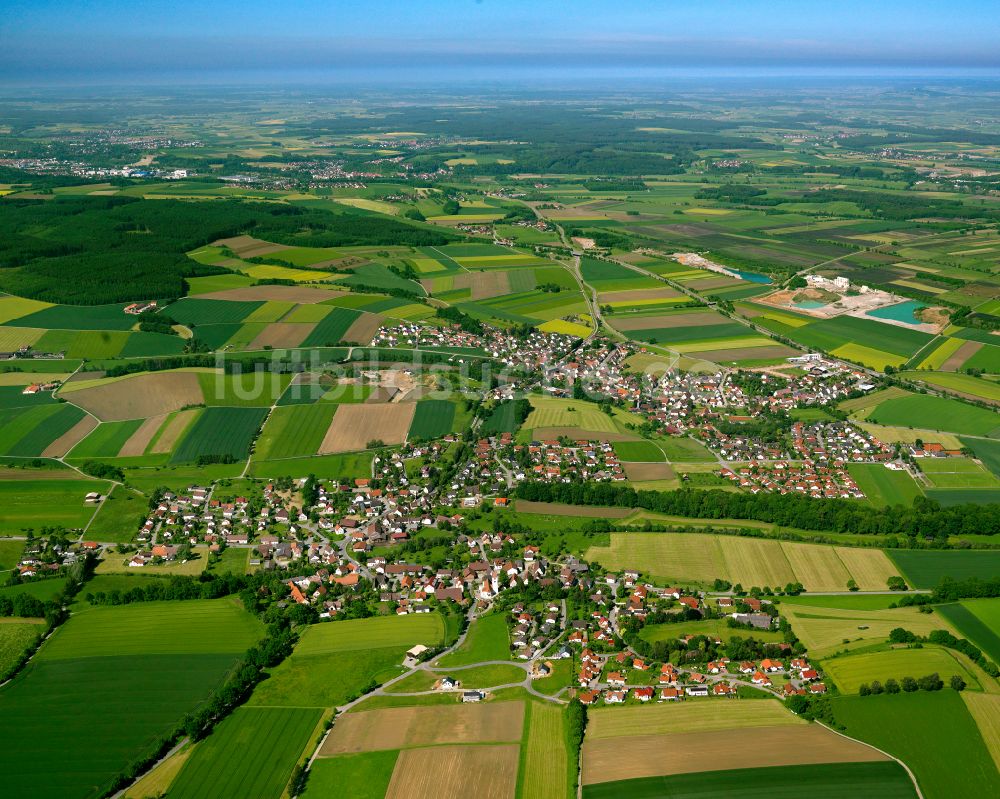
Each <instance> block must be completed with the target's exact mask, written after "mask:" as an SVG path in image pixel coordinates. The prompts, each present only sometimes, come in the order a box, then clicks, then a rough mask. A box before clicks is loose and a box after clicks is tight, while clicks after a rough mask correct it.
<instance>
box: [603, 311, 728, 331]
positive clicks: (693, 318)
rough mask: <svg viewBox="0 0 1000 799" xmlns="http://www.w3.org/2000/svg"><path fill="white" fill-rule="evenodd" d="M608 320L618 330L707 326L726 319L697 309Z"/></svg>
mask: <svg viewBox="0 0 1000 799" xmlns="http://www.w3.org/2000/svg"><path fill="white" fill-rule="evenodd" d="M609 321H610V322H611V324H612V325H614V326H615V327H616V328H617V329H618V330H653V329H659V328H665V327H707V326H708V325H717V324H720V323H723V322H727V321H728V320H727V319H725V318H723V317H721V316H719V314H717V313H715V312H713V311H697V312H695V313H683V314H681V313H675V314H669V313H667V314H656V315H655V316H613V317H611V319H610V320H609Z"/></svg>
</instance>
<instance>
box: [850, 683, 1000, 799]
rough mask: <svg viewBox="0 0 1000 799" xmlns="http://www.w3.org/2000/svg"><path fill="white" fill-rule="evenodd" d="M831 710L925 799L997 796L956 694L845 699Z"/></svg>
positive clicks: (999, 783)
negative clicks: (903, 768) (897, 766)
mask: <svg viewBox="0 0 1000 799" xmlns="http://www.w3.org/2000/svg"><path fill="white" fill-rule="evenodd" d="M831 705H832V707H833V713H834V717H835V718H836V719H837V722H838V723H839V724H843V725H845V726H846V727H847V734H848V735H851V736H854V737H856V738H860V739H861V740H863V741H867V742H869V743H871V744H873V745H875V746H877V747H879V748H880V749H884V750H885V751H887V752H889V753H890V754H892V755H894V756H895V757H898V758H899V759H900V760H902V761H903V762H904V763H906V764H907V765H908V766H909V767H910V769H912V770H913V772H914V774H915V775H916V778H917V782H918V783H919V785H920V790H921V792H922V793H923V795H924V797H926V799H951V798H952V797H955V796H994V795H996V794H997V793H998V792H1000V773H998V771H997V768H996V766H995V765H994V764H993V760H992V759H991V758H990V754H989V752H988V751H987V749H986V746H985V744H984V743H983V738H982V735H981V734H980V733H979V730H978V729H977V728H976V724H975V722H974V721H973V719H972V717H971V716H970V715H969V712H968V710H967V709H966V707H965V704H964V703H963V702H962V697H961V696H960V695H959V694H958V693H956V692H954V691H949V690H947V689H945V690H943V691H938V692H935V693H928V692H926V691H919V692H917V693H912V694H895V695H890V694H883V695H881V696H867V697H856V696H844V697H835V698H833V699H832V700H831Z"/></svg>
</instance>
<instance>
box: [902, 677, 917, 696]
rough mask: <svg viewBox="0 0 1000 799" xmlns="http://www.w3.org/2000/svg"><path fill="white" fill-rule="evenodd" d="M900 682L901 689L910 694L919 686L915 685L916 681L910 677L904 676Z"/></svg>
mask: <svg viewBox="0 0 1000 799" xmlns="http://www.w3.org/2000/svg"><path fill="white" fill-rule="evenodd" d="M900 682H901V683H902V686H903V690H904V691H906V693H908V694H912V693H913V692H914V691H916V690H917V689H918V688H920V686H919V685H917V681H916V680H914V679H913V678H912V677H904V678H903V679H902V680H901V681H900Z"/></svg>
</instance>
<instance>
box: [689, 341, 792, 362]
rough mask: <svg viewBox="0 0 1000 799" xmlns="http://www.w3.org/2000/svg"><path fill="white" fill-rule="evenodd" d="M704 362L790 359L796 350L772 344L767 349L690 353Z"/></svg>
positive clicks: (738, 348)
mask: <svg viewBox="0 0 1000 799" xmlns="http://www.w3.org/2000/svg"><path fill="white" fill-rule="evenodd" d="M691 355H692V357H694V356H697V357H699V358H701V359H702V360H705V361H712V362H713V363H721V362H724V361H763V360H770V359H771V358H791V357H792V356H793V355H798V352H797V351H796V350H793V349H792V348H791V347H786V346H785V345H784V344H774V345H773V346H767V347H736V348H734V349H731V350H701V351H700V352H694V353H691Z"/></svg>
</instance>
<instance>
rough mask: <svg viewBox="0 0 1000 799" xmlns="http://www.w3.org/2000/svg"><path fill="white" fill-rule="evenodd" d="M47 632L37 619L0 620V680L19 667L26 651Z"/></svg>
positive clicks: (13, 618) (42, 623)
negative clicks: (18, 664)
mask: <svg viewBox="0 0 1000 799" xmlns="http://www.w3.org/2000/svg"><path fill="white" fill-rule="evenodd" d="M44 631H45V624H44V622H41V621H38V620H37V619H20V618H15V617H11V618H3V619H0V680H3V679H5V678H6V676H7V675H8V674H9V673H10V671H11V670H12V669H13V668H14V667H15V666H16V665H17V663H18V661H19V660H20V659H21V655H22V654H24V651H25V650H26V649H27V648H28V647H29V646H31V645H32V644H33V643H34V642H35V641H36V640H37V638H38V636H39V635H41V634H42V633H43V632H44Z"/></svg>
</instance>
